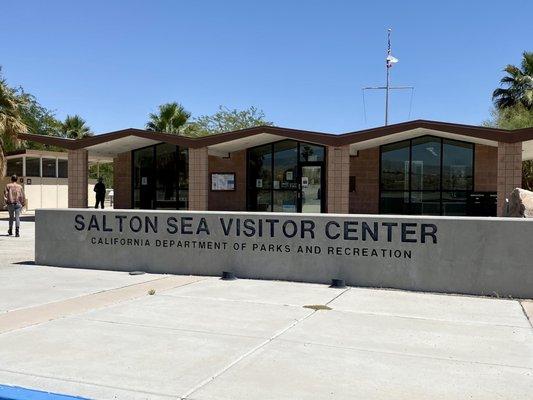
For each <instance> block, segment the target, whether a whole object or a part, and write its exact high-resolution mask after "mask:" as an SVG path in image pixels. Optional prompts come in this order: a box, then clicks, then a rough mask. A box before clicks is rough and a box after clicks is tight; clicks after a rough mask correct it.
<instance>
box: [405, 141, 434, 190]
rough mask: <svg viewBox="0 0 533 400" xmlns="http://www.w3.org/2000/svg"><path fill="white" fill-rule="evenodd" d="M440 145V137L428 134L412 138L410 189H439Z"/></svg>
mask: <svg viewBox="0 0 533 400" xmlns="http://www.w3.org/2000/svg"><path fill="white" fill-rule="evenodd" d="M440 146H441V141H440V139H436V138H433V137H430V136H425V137H420V138H417V139H413V141H412V149H411V190H440Z"/></svg>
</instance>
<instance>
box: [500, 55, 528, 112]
mask: <svg viewBox="0 0 533 400" xmlns="http://www.w3.org/2000/svg"><path fill="white" fill-rule="evenodd" d="M504 71H505V72H506V73H507V76H504V77H503V78H502V79H501V80H500V83H501V84H502V85H504V86H506V87H505V88H498V89H496V90H494V92H493V93H492V99H493V101H494V105H495V106H496V108H498V109H502V108H507V107H513V106H516V105H517V104H522V105H523V106H524V107H526V108H527V109H530V110H531V108H532V107H533V52H527V51H525V52H524V53H523V54H522V62H521V65H520V66H519V67H517V66H515V65H508V66H507V67H505V69H504Z"/></svg>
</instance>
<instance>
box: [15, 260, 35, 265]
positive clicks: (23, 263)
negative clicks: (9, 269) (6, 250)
mask: <svg viewBox="0 0 533 400" xmlns="http://www.w3.org/2000/svg"><path fill="white" fill-rule="evenodd" d="M13 264H17V265H35V261H18V262H15V263H13Z"/></svg>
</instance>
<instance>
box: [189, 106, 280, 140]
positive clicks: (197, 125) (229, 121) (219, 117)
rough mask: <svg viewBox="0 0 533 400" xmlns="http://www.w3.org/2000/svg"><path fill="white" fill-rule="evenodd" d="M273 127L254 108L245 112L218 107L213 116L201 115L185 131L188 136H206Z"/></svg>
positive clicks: (262, 113) (261, 113)
mask: <svg viewBox="0 0 533 400" xmlns="http://www.w3.org/2000/svg"><path fill="white" fill-rule="evenodd" d="M266 125H273V124H272V122H270V121H268V120H266V118H265V113H264V112H263V110H260V109H258V108H256V107H253V106H252V107H249V108H247V109H245V110H237V109H229V108H227V107H223V106H220V107H219V109H218V111H217V112H216V113H215V114H213V115H202V116H200V117H198V118H196V119H195V120H194V122H192V123H191V124H189V126H188V127H187V129H186V134H187V135H189V136H206V135H213V134H217V133H224V132H232V131H237V130H240V129H246V128H253V127H255V126H266Z"/></svg>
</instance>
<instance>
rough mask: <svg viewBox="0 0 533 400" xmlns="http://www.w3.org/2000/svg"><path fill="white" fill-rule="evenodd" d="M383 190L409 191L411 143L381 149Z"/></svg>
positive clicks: (389, 145) (400, 143)
mask: <svg viewBox="0 0 533 400" xmlns="http://www.w3.org/2000/svg"><path fill="white" fill-rule="evenodd" d="M381 188H382V189H383V190H409V141H408V140H406V141H404V142H398V143H392V144H388V145H385V146H383V147H382V148H381Z"/></svg>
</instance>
